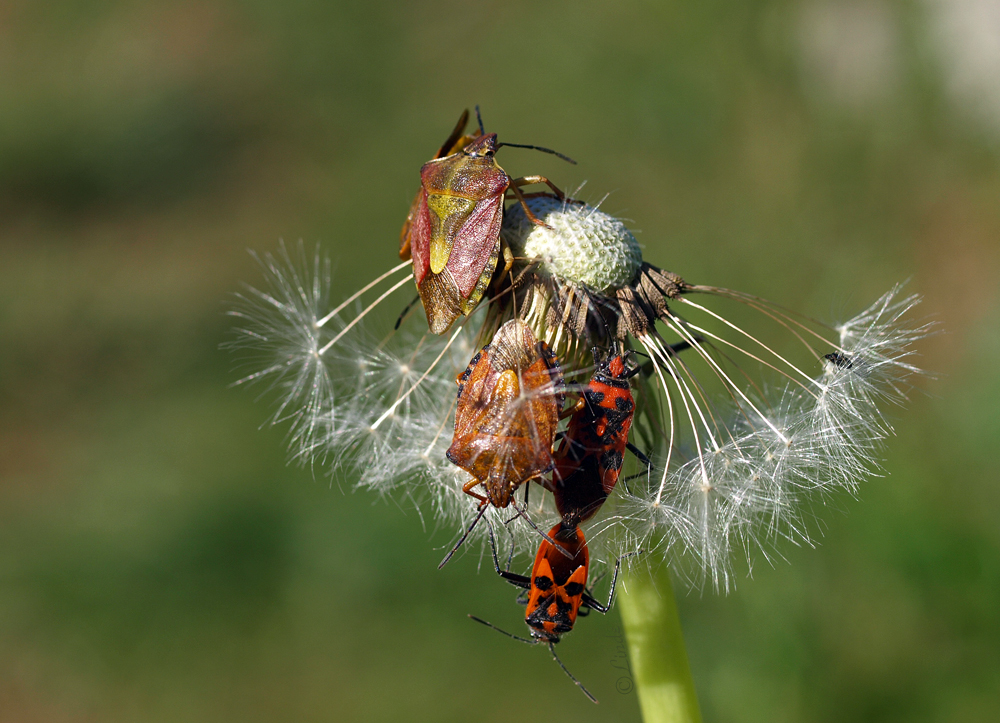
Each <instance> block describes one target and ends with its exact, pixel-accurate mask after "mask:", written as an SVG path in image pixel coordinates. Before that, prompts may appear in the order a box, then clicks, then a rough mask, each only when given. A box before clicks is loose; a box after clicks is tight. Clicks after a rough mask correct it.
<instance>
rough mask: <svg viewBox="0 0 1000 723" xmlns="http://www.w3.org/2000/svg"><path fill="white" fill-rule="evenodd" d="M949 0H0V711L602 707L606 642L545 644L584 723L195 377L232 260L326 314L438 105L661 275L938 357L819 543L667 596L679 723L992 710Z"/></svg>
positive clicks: (985, 182)
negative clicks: (302, 250)
mask: <svg viewBox="0 0 1000 723" xmlns="http://www.w3.org/2000/svg"><path fill="white" fill-rule="evenodd" d="M959 6H961V7H964V8H972V9H973V10H972V11H970V12H967V13H966V15H965V16H967V19H966V25H964V26H963V25H961V23H959V22H958V21H956V20H955V18H956V17H958V18H959V20H961V18H962V17H965V16H962V15H961V13H958V14H952V15H949V14H948V12H947V11H946V10H942V8H947V7H949V6H948V4H945V3H938V4H934V3H924V4H912V3H896V2H889V1H888V0H886V1H885V2H862V1H861V0H853V1H852V2H850V3H836V2H822V1H820V0H816V1H813V2H808V3H798V2H793V1H792V0H772V1H765V0H760V1H758V2H748V3H738V4H733V3H721V2H701V3H693V2H678V1H676V0H675V1H672V2H663V3H644V2H625V3H615V4H604V3H594V2H576V3H549V4H540V3H528V2H512V3H506V4H502V5H498V4H473V3H457V2H425V3H418V4H402V3H386V2H370V3H364V4H354V3H327V2H318V1H317V0H296V1H293V2H286V3H280V4H278V3H266V2H258V1H254V0H249V1H247V2H242V3H238V2H233V1H231V0H205V1H203V2H198V3H194V2H182V3H165V2H162V3H153V2H149V3H134V2H133V3H125V2H118V1H116V0H106V1H104V2H93V1H88V2H81V1H79V0H77V1H73V0H63V1H61V2H53V3H31V2H25V1H23V0H22V1H18V0H15V1H14V2H7V3H4V4H2V5H0V495H2V504H0V719H2V720H3V721H12V722H13V721H78V720H79V721H83V720H102V721H132V720H143V721H175V720H190V721H196V720H204V721H213V722H215V721H228V720H233V721H237V720H238V721H258V720H259V721H265V720H266V721H272V720H282V721H299V720H301V721H307V720H365V721H377V720H386V721H389V720H393V721H397V720H407V721H416V720H434V721H441V720H466V719H469V718H470V717H475V718H476V719H477V720H482V721H489V720H498V721H499V720H509V719H513V718H521V717H524V716H531V717H532V718H538V719H539V720H541V719H547V718H551V717H559V718H561V719H567V718H572V719H574V720H579V721H581V723H582V721H587V720H636V719H637V718H638V707H637V705H636V702H635V700H634V697H633V696H634V694H632V695H619V694H617V693H616V692H615V687H614V686H615V681H616V679H617V677H618V673H619V671H618V670H616V669H615V668H613V667H612V659H613V658H614V656H615V653H616V646H617V641H616V639H615V635H616V634H617V629H618V623H617V619H616V616H615V615H614V614H612V615H610V616H608V617H607V618H606V619H599V618H601V616H597V615H595V616H591V617H590V618H588V619H587V620H586V621H584V622H582V623H581V624H580V625H579V626H578V629H577V630H576V631H575V632H574V633H573V634H572V635H571V636H569V637H568V638H567V640H566V641H565V642H564V643H563V645H562V646H560V648H561V655H562V657H563V659H564V660H565V661H566V663H567V665H569V666H570V668H571V669H572V670H573V671H574V673H575V674H576V675H577V676H578V677H579V678H580V679H581V680H583V681H585V682H586V684H587V685H588V687H590V688H591V689H592V690H593V691H594V692H595V693H596V694H597V696H598V697H599V698H600V699H601V705H600V706H599V707H596V708H595V707H593V706H591V705H590V704H589V703H588V702H587V701H586V700H585V699H584V698H583V696H581V695H580V694H579V692H578V691H576V690H575V689H574V688H573V686H572V685H571V684H570V683H569V682H568V681H567V680H566V679H565V678H564V677H563V676H562V674H561V673H560V672H559V671H558V669H557V668H556V667H555V666H554V665H553V664H552V662H551V661H550V660H548V658H547V655H546V654H545V653H544V651H542V650H534V649H528V648H525V647H523V646H519V645H516V644H514V643H513V642H511V641H509V640H505V639H503V638H502V637H501V636H499V635H495V634H491V633H490V632H489V631H487V630H484V629H480V628H479V627H478V626H475V625H473V624H472V623H471V622H470V621H469V620H468V619H467V618H466V617H465V614H466V613H476V614H478V615H480V616H482V617H485V618H487V619H490V620H493V621H494V622H496V623H498V624H500V625H502V626H503V627H506V628H508V629H511V630H514V631H519V630H520V627H519V626H520V625H521V623H520V622H519V616H520V614H521V613H520V608H518V607H517V606H516V605H514V603H513V598H514V593H513V591H512V590H511V589H509V586H507V585H504V584H502V582H501V581H499V580H497V579H496V578H495V577H494V576H493V574H492V573H491V572H490V571H489V570H488V569H483V570H482V571H481V572H480V574H478V575H477V574H476V567H477V560H476V559H475V557H474V556H472V555H470V556H466V557H465V558H463V559H460V560H458V561H456V562H454V563H453V564H451V565H449V567H447V568H446V569H445V570H443V571H441V572H438V571H436V570H435V566H436V563H437V561H438V560H439V558H440V555H441V551H440V547H441V546H443V545H445V544H446V543H447V541H448V540H449V539H450V538H449V535H448V534H446V533H442V532H438V533H437V534H433V531H431V530H424V529H423V527H422V526H421V522H420V520H419V518H418V517H417V515H415V514H414V513H413V512H412V511H410V510H408V509H406V508H405V505H399V506H397V505H395V504H392V503H391V502H388V503H387V502H383V501H377V500H375V499H372V498H370V497H368V496H366V495H363V494H352V493H351V492H350V480H343V481H339V480H337V481H334V482H333V483H332V484H331V483H330V482H329V480H328V479H327V478H326V477H325V476H324V474H323V472H322V470H317V471H316V473H315V475H311V474H310V471H309V470H299V469H295V468H288V467H286V466H285V464H284V451H283V439H282V433H281V430H276V429H271V428H267V429H264V430H263V431H259V430H258V426H259V424H260V422H261V421H262V420H263V419H264V418H265V416H266V413H267V408H266V406H265V405H264V404H260V403H255V399H254V394H253V393H252V392H249V393H248V392H246V391H244V390H232V389H227V388H226V387H227V384H229V383H230V382H232V381H233V380H234V379H235V378H236V377H235V375H234V374H233V373H232V372H231V364H232V360H231V359H229V358H227V357H226V356H225V355H224V354H222V353H220V352H219V351H217V345H218V343H219V341H220V340H222V339H223V338H224V336H225V333H226V328H227V322H226V319H225V318H224V316H223V315H222V313H221V312H222V309H223V308H224V307H223V304H224V302H225V300H226V298H227V295H228V294H229V293H230V292H232V291H235V290H237V289H238V288H239V282H240V281H247V282H251V283H256V282H257V281H258V278H259V276H258V272H257V270H256V269H255V267H254V266H253V263H252V261H251V260H250V259H249V258H248V256H247V254H246V253H245V251H244V249H245V248H247V247H251V248H255V249H258V250H261V251H266V250H272V249H274V248H275V246H276V243H277V239H278V238H279V237H283V238H285V239H288V240H293V241H294V240H296V239H299V238H302V239H304V240H305V241H306V242H308V243H313V242H322V243H323V245H324V248H325V249H327V250H328V251H329V252H331V254H332V255H333V256H334V258H335V260H336V275H337V279H338V281H339V283H340V284H342V286H341V287H339V288H340V291H339V294H340V295H346V294H347V293H348V291H349V290H351V289H353V288H354V287H355V286H356V280H357V279H364V278H369V277H372V276H374V275H375V274H376V273H378V272H379V271H380V270H382V269H384V268H387V267H388V266H389V265H390V264H392V263H393V259H394V258H395V248H396V239H397V234H398V231H399V225H400V223H401V222H402V219H403V217H404V216H405V214H406V211H407V208H408V204H409V201H410V199H411V198H412V195H413V193H414V191H415V189H416V184H417V170H418V168H419V167H420V164H421V163H422V162H423V161H424V160H426V159H427V158H428V157H429V156H430V154H431V153H433V151H434V150H435V149H436V147H437V144H438V143H440V141H441V140H442V138H443V136H444V134H445V133H446V132H447V131H448V130H449V129H450V128H451V125H452V123H453V122H454V119H455V118H456V117H457V115H458V113H459V112H460V111H461V109H462V108H465V107H469V106H472V105H474V104H477V103H478V104H480V105H481V106H482V109H483V114H484V118H485V121H486V123H487V125H488V127H489V128H490V129H491V130H496V131H498V132H500V133H502V134H503V137H504V138H506V139H510V140H512V141H516V142H522V143H537V144H541V145H545V146H550V147H555V148H557V149H559V150H561V151H563V152H565V153H568V154H570V155H572V156H573V157H575V158H577V159H578V160H579V161H580V165H579V166H576V167H567V166H565V165H564V164H561V163H560V162H559V161H558V160H556V159H552V158H549V157H547V156H543V155H541V154H531V153H529V152H524V151H522V152H515V151H512V152H511V153H510V156H508V157H507V158H506V160H505V161H504V165H505V166H506V167H507V168H508V170H510V171H511V173H513V174H515V175H516V174H523V173H529V172H537V173H544V174H546V175H549V176H550V177H552V178H553V179H554V180H556V182H557V183H559V184H560V185H561V186H562V187H564V188H570V189H572V188H575V187H576V186H577V185H579V184H580V183H581V182H582V181H584V180H588V185H587V186H586V187H585V189H584V190H583V191H581V192H580V195H582V196H583V197H584V198H588V199H590V200H598V199H600V198H602V197H603V196H604V195H605V194H606V193H610V194H611V195H610V197H609V198H608V199H607V200H606V201H605V202H604V208H605V209H606V210H608V211H609V212H612V213H615V214H618V215H623V216H625V217H627V218H629V219H631V223H632V226H633V228H635V229H636V230H638V231H641V232H642V235H641V236H640V240H641V241H642V242H643V243H644V244H645V254H646V256H647V258H649V259H650V260H651V261H653V262H654V263H657V264H658V265H660V266H662V267H664V268H668V269H671V270H674V271H677V272H679V273H682V274H683V275H684V276H685V277H686V278H689V279H691V280H694V281H698V282H706V283H713V284H717V285H722V286H731V287H734V288H738V289H742V290H745V291H750V292H753V293H758V294H760V295H762V296H766V297H768V298H770V299H773V300H775V301H777V302H779V303H782V304H785V305H787V306H789V307H791V308H795V309H799V310H802V311H804V312H806V313H809V314H812V315H814V316H816V317H819V318H822V319H826V320H833V319H837V318H843V317H844V316H845V314H849V313H853V312H855V311H857V310H859V309H860V308H861V307H862V306H864V305H866V304H867V303H868V302H870V301H871V300H873V299H874V298H875V297H876V296H878V295H879V294H881V293H882V292H884V291H886V290H887V289H888V288H889V287H890V286H891V285H892V284H893V283H895V282H897V281H899V280H903V279H906V278H911V279H912V280H911V282H910V286H909V287H908V288H909V289H911V290H913V291H918V292H921V293H923V294H924V295H925V296H926V303H925V304H924V307H922V309H921V310H922V311H924V312H926V313H933V314H935V315H936V316H937V318H938V319H939V320H940V321H941V322H942V324H943V328H944V329H945V331H946V333H945V334H943V335H941V336H938V337H935V338H932V339H929V340H928V341H927V342H926V344H925V345H924V346H923V348H922V349H921V351H922V352H923V358H922V360H921V362H922V364H923V365H924V366H925V367H927V368H929V369H932V370H934V371H937V372H940V373H941V376H940V378H938V379H936V380H934V381H928V382H927V383H925V384H924V385H923V388H924V389H925V390H926V392H927V394H926V395H925V394H923V393H920V392H918V393H916V394H915V396H914V398H913V400H912V403H911V405H910V407H909V408H908V409H907V410H906V411H905V412H903V411H898V412H897V411H895V410H893V411H892V412H891V414H892V417H893V420H894V424H895V426H896V429H897V432H898V435H899V436H898V438H897V439H895V440H893V442H892V444H891V445H890V447H889V448H888V451H887V457H888V460H887V465H886V471H887V473H888V474H887V475H886V476H884V477H875V478H873V480H872V482H871V483H870V484H869V485H868V486H867V487H865V488H864V491H863V494H862V496H863V500H862V501H861V502H860V503H857V502H855V501H853V500H849V499H843V500H834V501H832V503H831V504H830V505H829V506H830V509H828V510H824V511H823V515H822V516H823V519H824V520H825V524H826V526H827V527H826V530H825V532H826V534H825V538H824V540H823V544H822V546H821V547H819V548H818V549H797V548H794V547H790V546H789V547H785V548H782V550H781V551H782V552H783V553H784V555H785V556H786V557H787V563H786V562H785V561H783V560H778V561H777V562H776V563H775V565H774V567H771V566H769V565H768V564H767V563H766V562H765V561H762V560H758V561H757V564H756V566H755V568H754V571H753V572H754V575H753V577H752V578H751V579H746V580H743V581H742V582H741V583H740V584H739V586H738V588H737V590H736V592H735V593H732V594H730V595H729V596H728V597H719V596H716V595H715V594H713V593H710V592H705V593H703V594H698V593H697V592H695V593H694V594H692V595H690V596H688V597H685V598H683V599H682V600H681V608H682V616H683V620H684V623H685V627H686V629H687V636H688V645H689V651H690V653H691V656H692V665H693V671H694V677H695V681H696V684H697V685H698V688H699V694H700V696H701V700H702V705H703V708H704V712H705V717H706V719H707V720H713V721H768V722H774V721H831V722H832V721H838V722H839V721H846V720H851V721H946V720H947V721H952V720H962V721H976V720H982V721H992V720H996V719H998V718H1000V696H998V693H997V691H1000V616H998V612H997V611H998V609H1000V525H998V524H997V520H998V519H1000V486H998V485H997V484H996V474H995V469H994V465H993V463H994V460H995V456H996V449H997V448H998V447H997V446H995V445H997V444H998V442H1000V426H998V419H1000V416H998V415H997V413H996V409H997V408H1000V375H998V373H997V371H996V370H997V364H996V359H997V358H998V357H1000V294H998V289H1000V284H998V283H997V278H998V271H1000V244H998V239H1000V204H998V203H997V199H998V198H1000V175H998V173H997V170H998V145H1000V125H998V123H997V121H996V118H997V117H1000V116H998V115H997V114H996V113H993V114H991V113H990V112H988V111H989V108H991V107H996V106H990V105H989V104H990V103H994V104H996V103H998V102H1000V101H998V100H997V98H996V92H997V91H996V84H995V78H996V77H997V72H998V70H997V68H996V67H995V65H994V66H991V65H989V62H993V63H994V64H995V63H996V58H995V57H993V58H992V61H991V57H992V56H989V54H988V51H989V47H988V45H987V46H983V47H985V50H984V49H983V47H981V45H982V44H980V45H977V43H976V42H975V41H976V38H977V37H981V36H982V32H983V26H982V23H985V28H986V32H987V33H989V32H991V31H990V28H992V29H993V32H1000V31H997V29H996V27H995V25H994V26H991V25H989V22H988V21H989V17H990V16H989V15H988V13H986V11H985V10H984V11H983V13H984V14H983V19H982V23H980V22H979V21H978V17H979V16H977V15H976V14H975V12H974V10H975V7H977V5H976V3H971V2H966V1H965V0H963V2H962V3H957V2H956V3H954V7H959ZM986 6H987V4H984V3H980V4H979V7H981V8H985V7H986ZM969 19H971V22H970V21H969ZM956 23H957V24H956ZM955 28H958V30H955ZM963 28H964V30H963ZM962 32H965V33H966V35H967V36H968V37H966V36H965V35H962ZM977 33H978V34H977ZM977 48H979V50H981V51H982V52H984V53H986V55H985V56H984V57H985V60H983V59H982V58H978V61H982V62H978V64H977V56H975V55H974V53H975V52H977ZM970 54H972V55H971V56H970ZM969 57H972V61H970V60H969ZM977 67H978V68H980V69H983V68H985V70H984V71H983V72H985V73H986V75H987V80H986V81H983V82H982V86H981V87H982V90H981V91H977V90H976V88H977V87H979V86H976V85H975V78H974V77H973V80H972V81H969V77H970V76H969V75H968V73H969V72H970V71H969V68H972V70H975V69H976V68H977ZM991 68H992V70H991ZM963 73H964V75H963ZM956 78H957V80H956ZM970 82H971V83H972V85H971V87H972V90H971V91H970V90H969V86H970ZM991 88H992V92H993V93H994V95H993V96H990V95H989V94H990V92H991ZM983 107H986V108H987V111H986V112H984V111H983ZM845 513H846V514H845Z"/></svg>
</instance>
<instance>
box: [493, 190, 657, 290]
mask: <svg viewBox="0 0 1000 723" xmlns="http://www.w3.org/2000/svg"><path fill="white" fill-rule="evenodd" d="M527 204H528V208H530V209H531V212H532V213H533V214H535V216H536V217H537V218H538V219H539V220H541V221H543V222H544V223H545V224H547V227H546V226H539V225H537V224H534V223H532V222H531V221H530V220H528V217H527V215H526V214H525V213H524V209H523V208H522V207H521V205H520V204H517V205H515V206H513V207H512V208H510V209H509V210H508V211H507V213H506V214H505V215H504V220H503V232H502V233H503V237H504V239H505V240H506V241H507V243H508V244H509V245H510V248H511V251H513V252H514V255H515V256H520V257H524V258H529V259H539V266H538V268H539V270H540V271H541V273H543V274H547V275H549V276H555V277H559V278H562V279H565V280H566V281H567V282H568V283H570V284H574V285H577V286H584V287H587V288H589V289H592V290H593V291H596V292H598V293H601V294H605V293H608V292H611V291H614V290H615V289H618V288H621V287H622V286H624V285H625V284H627V283H628V282H629V281H631V280H632V279H633V278H635V275H636V273H637V272H638V271H639V267H640V266H641V265H642V251H641V250H640V248H639V242H638V241H636V240H635V236H633V235H632V232H631V231H629V230H628V228H627V227H626V226H625V224H624V223H623V222H622V221H621V220H619V219H617V218H615V217H614V216H610V215H608V214H606V213H604V212H603V211H601V210H599V209H597V208H595V207H593V206H589V205H587V204H581V203H569V202H564V201H560V200H558V199H556V198H553V197H550V196H537V197H535V198H529V199H528V200H527Z"/></svg>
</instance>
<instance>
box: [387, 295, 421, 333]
mask: <svg viewBox="0 0 1000 723" xmlns="http://www.w3.org/2000/svg"><path fill="white" fill-rule="evenodd" d="M418 301H420V294H417V295H416V296H415V297H413V301H411V302H410V303H409V304H407V305H406V306H404V307H403V310H402V311H401V312H399V318H398V319H396V325H395V326H394V327H392V330H393V331H397V330H398V329H399V325H400V324H402V323H403V319H405V318H406V315H407V314H409V313H410V309H412V308H413V305H414V304H416V303H417V302H418Z"/></svg>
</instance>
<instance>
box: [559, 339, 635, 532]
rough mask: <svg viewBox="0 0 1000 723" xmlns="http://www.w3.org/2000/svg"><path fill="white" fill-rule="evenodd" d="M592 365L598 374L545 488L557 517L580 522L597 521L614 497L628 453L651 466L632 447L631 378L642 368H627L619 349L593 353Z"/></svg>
mask: <svg viewBox="0 0 1000 723" xmlns="http://www.w3.org/2000/svg"><path fill="white" fill-rule="evenodd" d="M594 363H595V370H594V374H593V376H591V378H590V381H589V382H587V385H586V386H585V387H584V389H583V394H582V396H581V397H580V401H579V404H578V407H577V410H576V411H575V412H574V413H573V416H572V418H571V419H570V421H569V427H568V428H567V430H566V433H565V435H564V436H563V439H562V442H561V443H560V445H559V448H558V450H556V453H555V468H554V470H553V472H552V479H551V481H549V482H547V483H546V487H548V488H549V489H550V490H551V491H552V493H553V495H554V497H555V501H556V508H557V509H558V510H559V514H561V515H563V517H567V516H571V517H573V518H574V519H576V520H578V521H580V522H582V521H585V520H588V519H590V518H591V517H593V516H594V515H595V514H596V513H597V510H599V509H600V507H601V505H603V504H604V501H605V500H606V499H607V498H608V495H609V494H611V491H612V490H613V489H614V487H615V484H616V483H617V482H618V476H619V474H620V473H621V468H622V462H623V460H624V454H625V449H626V448H629V449H630V450H631V451H632V452H633V453H634V454H635V455H636V456H637V457H638V458H639V459H640V460H641V461H642V462H644V463H645V464H646V466H647V467H648V466H649V460H648V459H646V457H645V455H643V454H642V453H641V452H640V451H639V450H638V449H636V448H635V447H633V446H632V445H631V444H629V442H628V433H629V429H630V428H631V426H632V415H633V413H634V412H635V401H634V400H633V399H632V391H631V389H630V388H629V379H630V378H631V377H633V376H635V375H636V374H637V373H638V372H639V371H640V368H639V367H635V368H632V369H629V368H628V367H627V366H626V363H625V357H624V356H623V355H622V354H620V353H619V352H618V351H617V350H612V351H611V352H609V353H608V354H607V355H606V356H603V357H602V356H601V354H600V352H599V351H598V350H597V349H594Z"/></svg>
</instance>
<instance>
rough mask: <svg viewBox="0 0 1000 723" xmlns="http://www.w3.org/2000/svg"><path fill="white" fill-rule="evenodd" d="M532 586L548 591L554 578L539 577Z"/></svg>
mask: <svg viewBox="0 0 1000 723" xmlns="http://www.w3.org/2000/svg"><path fill="white" fill-rule="evenodd" d="M531 584H532V585H534V586H535V587H537V588H538V589H539V590H548V589H549V588H551V587H552V578H548V577H545V576H544V575H539V576H538V577H536V578H534V579H533V580H532V581H531Z"/></svg>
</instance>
